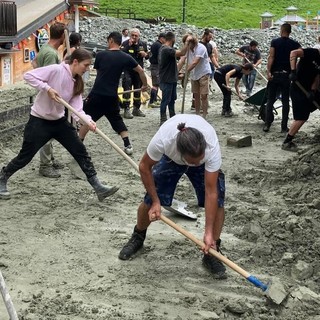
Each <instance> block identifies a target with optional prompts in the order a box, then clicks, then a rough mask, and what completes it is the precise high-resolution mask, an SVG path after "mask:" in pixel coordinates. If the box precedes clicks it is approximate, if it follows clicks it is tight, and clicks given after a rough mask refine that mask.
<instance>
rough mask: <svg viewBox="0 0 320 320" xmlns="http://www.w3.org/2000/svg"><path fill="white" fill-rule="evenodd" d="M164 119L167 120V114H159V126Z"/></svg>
mask: <svg viewBox="0 0 320 320" xmlns="http://www.w3.org/2000/svg"><path fill="white" fill-rule="evenodd" d="M166 121H167V115H166V114H165V113H164V114H160V126H162V125H163V124H164V123H165V122H166Z"/></svg>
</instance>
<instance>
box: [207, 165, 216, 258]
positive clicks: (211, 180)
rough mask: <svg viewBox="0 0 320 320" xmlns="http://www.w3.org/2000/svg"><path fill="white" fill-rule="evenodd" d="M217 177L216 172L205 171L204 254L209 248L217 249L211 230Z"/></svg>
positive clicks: (214, 218) (214, 210) (212, 228)
mask: <svg viewBox="0 0 320 320" xmlns="http://www.w3.org/2000/svg"><path fill="white" fill-rule="evenodd" d="M218 175H219V172H218V171H215V172H208V171H205V180H204V182H205V204H204V210H205V230H204V236H203V241H204V243H205V248H204V252H205V253H208V250H209V248H210V247H212V248H214V249H217V248H216V243H215V239H214V235H213V230H214V224H215V222H216V217H217V212H218V189H217V184H218V183H217V182H218Z"/></svg>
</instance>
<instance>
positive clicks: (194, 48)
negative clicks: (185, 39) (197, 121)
mask: <svg viewBox="0 0 320 320" xmlns="http://www.w3.org/2000/svg"><path fill="white" fill-rule="evenodd" d="M189 46H190V50H189V56H188V61H191V62H190V64H189V65H188V68H187V70H188V72H190V79H191V90H192V93H193V96H194V106H195V109H196V114H200V106H202V111H203V117H204V118H206V116H207V113H208V94H209V81H210V74H211V67H210V63H209V56H208V51H207V48H206V47H205V46H204V45H203V44H202V43H199V42H198V40H197V39H196V38H193V39H192V40H190V41H189ZM200 100H201V102H200Z"/></svg>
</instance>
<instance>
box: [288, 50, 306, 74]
mask: <svg viewBox="0 0 320 320" xmlns="http://www.w3.org/2000/svg"><path fill="white" fill-rule="evenodd" d="M303 56H304V51H303V49H302V48H299V49H296V50H292V51H291V52H290V68H291V70H296V67H297V61H298V58H302V57H303Z"/></svg>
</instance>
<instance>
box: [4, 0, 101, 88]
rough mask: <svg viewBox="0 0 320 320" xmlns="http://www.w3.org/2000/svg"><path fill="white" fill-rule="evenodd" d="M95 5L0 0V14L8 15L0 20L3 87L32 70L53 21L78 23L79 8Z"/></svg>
mask: <svg viewBox="0 0 320 320" xmlns="http://www.w3.org/2000/svg"><path fill="white" fill-rule="evenodd" d="M94 4H95V3H94V2H93V1H90V0H87V1H72V0H69V1H63V0H50V1H43V0H15V1H2V0H0V16H1V17H5V18H4V19H2V20H1V21H0V87H4V86H7V85H10V84H14V83H16V82H18V81H20V80H22V79H23V74H24V73H25V72H26V71H28V70H30V69H32V65H31V61H32V60H33V59H34V58H35V56H36V54H37V52H38V51H39V48H40V47H41V45H43V44H44V43H46V42H47V41H48V39H49V28H50V25H51V24H52V23H54V22H55V21H60V22H63V23H65V24H67V25H70V26H71V25H73V26H76V22H77V21H75V20H76V19H78V21H79V15H80V14H81V10H79V8H81V9H82V10H83V9H84V10H86V9H90V7H92V6H93V5H94ZM77 23H78V22H77ZM62 51H63V48H61V52H62Z"/></svg>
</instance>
